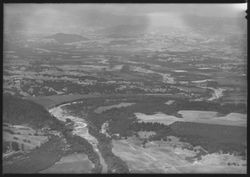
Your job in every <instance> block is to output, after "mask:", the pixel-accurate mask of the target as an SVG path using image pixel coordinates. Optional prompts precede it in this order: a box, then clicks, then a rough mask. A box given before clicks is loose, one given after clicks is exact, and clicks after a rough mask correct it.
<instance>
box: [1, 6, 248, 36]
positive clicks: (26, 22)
mask: <svg viewBox="0 0 250 177" xmlns="http://www.w3.org/2000/svg"><path fill="white" fill-rule="evenodd" d="M246 8H247V5H246V3H245V4H84V3H81V4H46V3H44V4H4V29H5V31H8V32H10V33H11V32H16V31H26V32H27V34H28V33H54V32H70V31H73V32H75V33H79V32H80V31H81V30H83V29H91V28H101V27H110V26H115V25H123V24H126V25H129V24H133V25H135V24H138V26H139V25H141V26H143V25H144V26H149V25H159V24H161V25H162V24H164V23H166V24H173V23H175V25H182V24H181V23H182V22H181V20H180V18H179V16H180V15H188V14H194V15H199V16H205V17H229V18H232V17H242V18H244V17H245V15H244V13H243V12H244V11H245V10H246ZM164 15H165V16H164ZM165 19H168V20H165Z"/></svg>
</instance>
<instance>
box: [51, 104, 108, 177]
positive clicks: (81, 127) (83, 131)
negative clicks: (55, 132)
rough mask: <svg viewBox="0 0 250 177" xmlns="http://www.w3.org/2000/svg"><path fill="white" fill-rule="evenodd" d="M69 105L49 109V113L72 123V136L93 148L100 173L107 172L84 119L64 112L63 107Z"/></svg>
mask: <svg viewBox="0 0 250 177" xmlns="http://www.w3.org/2000/svg"><path fill="white" fill-rule="evenodd" d="M77 103H78V102H74V103H73V104H77ZM71 104H72V103H66V104H62V105H59V106H57V107H54V108H51V109H50V110H49V112H50V113H51V114H52V115H53V116H55V117H56V118H57V119H59V120H61V121H64V122H65V121H66V119H70V120H72V121H73V122H74V129H73V134H75V135H78V136H80V137H82V138H85V139H86V140H87V141H88V142H89V143H90V144H91V145H92V146H93V149H94V150H95V151H96V153H97V154H98V156H99V159H100V163H101V165H102V173H107V170H108V167H107V164H106V163H105V161H104V159H103V157H102V154H101V153H100V151H99V149H98V148H97V145H98V141H97V139H96V138H95V137H94V136H92V135H91V134H89V130H88V126H87V122H86V121H85V120H84V118H79V117H75V116H72V115H70V114H69V113H68V112H67V111H66V110H64V109H63V107H64V106H66V105H71Z"/></svg>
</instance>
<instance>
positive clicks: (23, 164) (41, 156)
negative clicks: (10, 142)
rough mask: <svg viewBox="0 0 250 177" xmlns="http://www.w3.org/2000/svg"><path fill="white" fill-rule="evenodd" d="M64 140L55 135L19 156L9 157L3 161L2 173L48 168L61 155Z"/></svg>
mask: <svg viewBox="0 0 250 177" xmlns="http://www.w3.org/2000/svg"><path fill="white" fill-rule="evenodd" d="M64 147H65V144H64V142H63V141H62V139H61V138H59V137H57V136H52V137H51V139H50V140H49V141H48V142H47V143H44V144H43V145H41V147H39V148H37V149H34V150H32V151H31V152H30V153H27V154H25V155H24V156H21V157H18V156H17V157H15V156H14V157H10V158H9V159H6V160H5V161H3V173H14V174H20V173H25V174H26V173H38V172H39V171H41V170H44V169H46V168H49V167H50V166H51V165H53V164H54V163H55V162H56V161H58V160H60V158H61V156H62V155H63V153H64V152H63V148H64Z"/></svg>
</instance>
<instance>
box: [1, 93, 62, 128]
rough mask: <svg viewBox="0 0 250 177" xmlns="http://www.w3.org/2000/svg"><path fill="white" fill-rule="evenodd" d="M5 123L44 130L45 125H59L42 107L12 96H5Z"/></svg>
mask: <svg viewBox="0 0 250 177" xmlns="http://www.w3.org/2000/svg"><path fill="white" fill-rule="evenodd" d="M3 122H4V123H10V124H15V125H23V124H25V125H28V126H30V127H32V128H35V129H37V128H42V127H44V126H45V125H49V126H52V125H58V124H57V123H56V124H55V122H57V119H53V117H52V116H51V115H50V113H49V112H48V111H47V110H46V109H45V108H44V107H43V106H41V105H39V104H36V103H34V102H32V101H29V100H24V99H21V98H18V97H14V96H12V95H7V94H4V95H3Z"/></svg>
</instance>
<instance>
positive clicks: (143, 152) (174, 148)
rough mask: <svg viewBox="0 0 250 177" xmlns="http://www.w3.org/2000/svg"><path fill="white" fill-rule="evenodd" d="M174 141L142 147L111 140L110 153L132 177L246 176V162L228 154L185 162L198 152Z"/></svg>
mask: <svg viewBox="0 0 250 177" xmlns="http://www.w3.org/2000/svg"><path fill="white" fill-rule="evenodd" d="M174 141H176V140H172V141H171V142H170V143H169V142H163V141H154V142H148V143H146V144H145V146H142V145H141V143H140V141H139V140H138V139H135V138H132V137H130V138H128V139H123V140H113V141H112V142H113V149H112V151H113V153H114V154H115V155H117V156H119V157H120V158H121V159H122V160H124V161H125V162H126V163H127V165H128V167H129V169H130V172H131V173H246V161H245V160H241V158H240V157H236V156H233V155H229V154H216V153H215V154H211V155H204V156H202V158H201V159H200V160H195V161H192V162H190V161H188V160H187V159H186V158H187V157H195V156H196V155H197V152H195V151H194V149H193V150H189V149H185V148H184V147H185V143H183V142H180V141H178V140H177V141H176V142H174ZM228 163H235V164H237V165H233V166H229V165H228Z"/></svg>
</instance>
